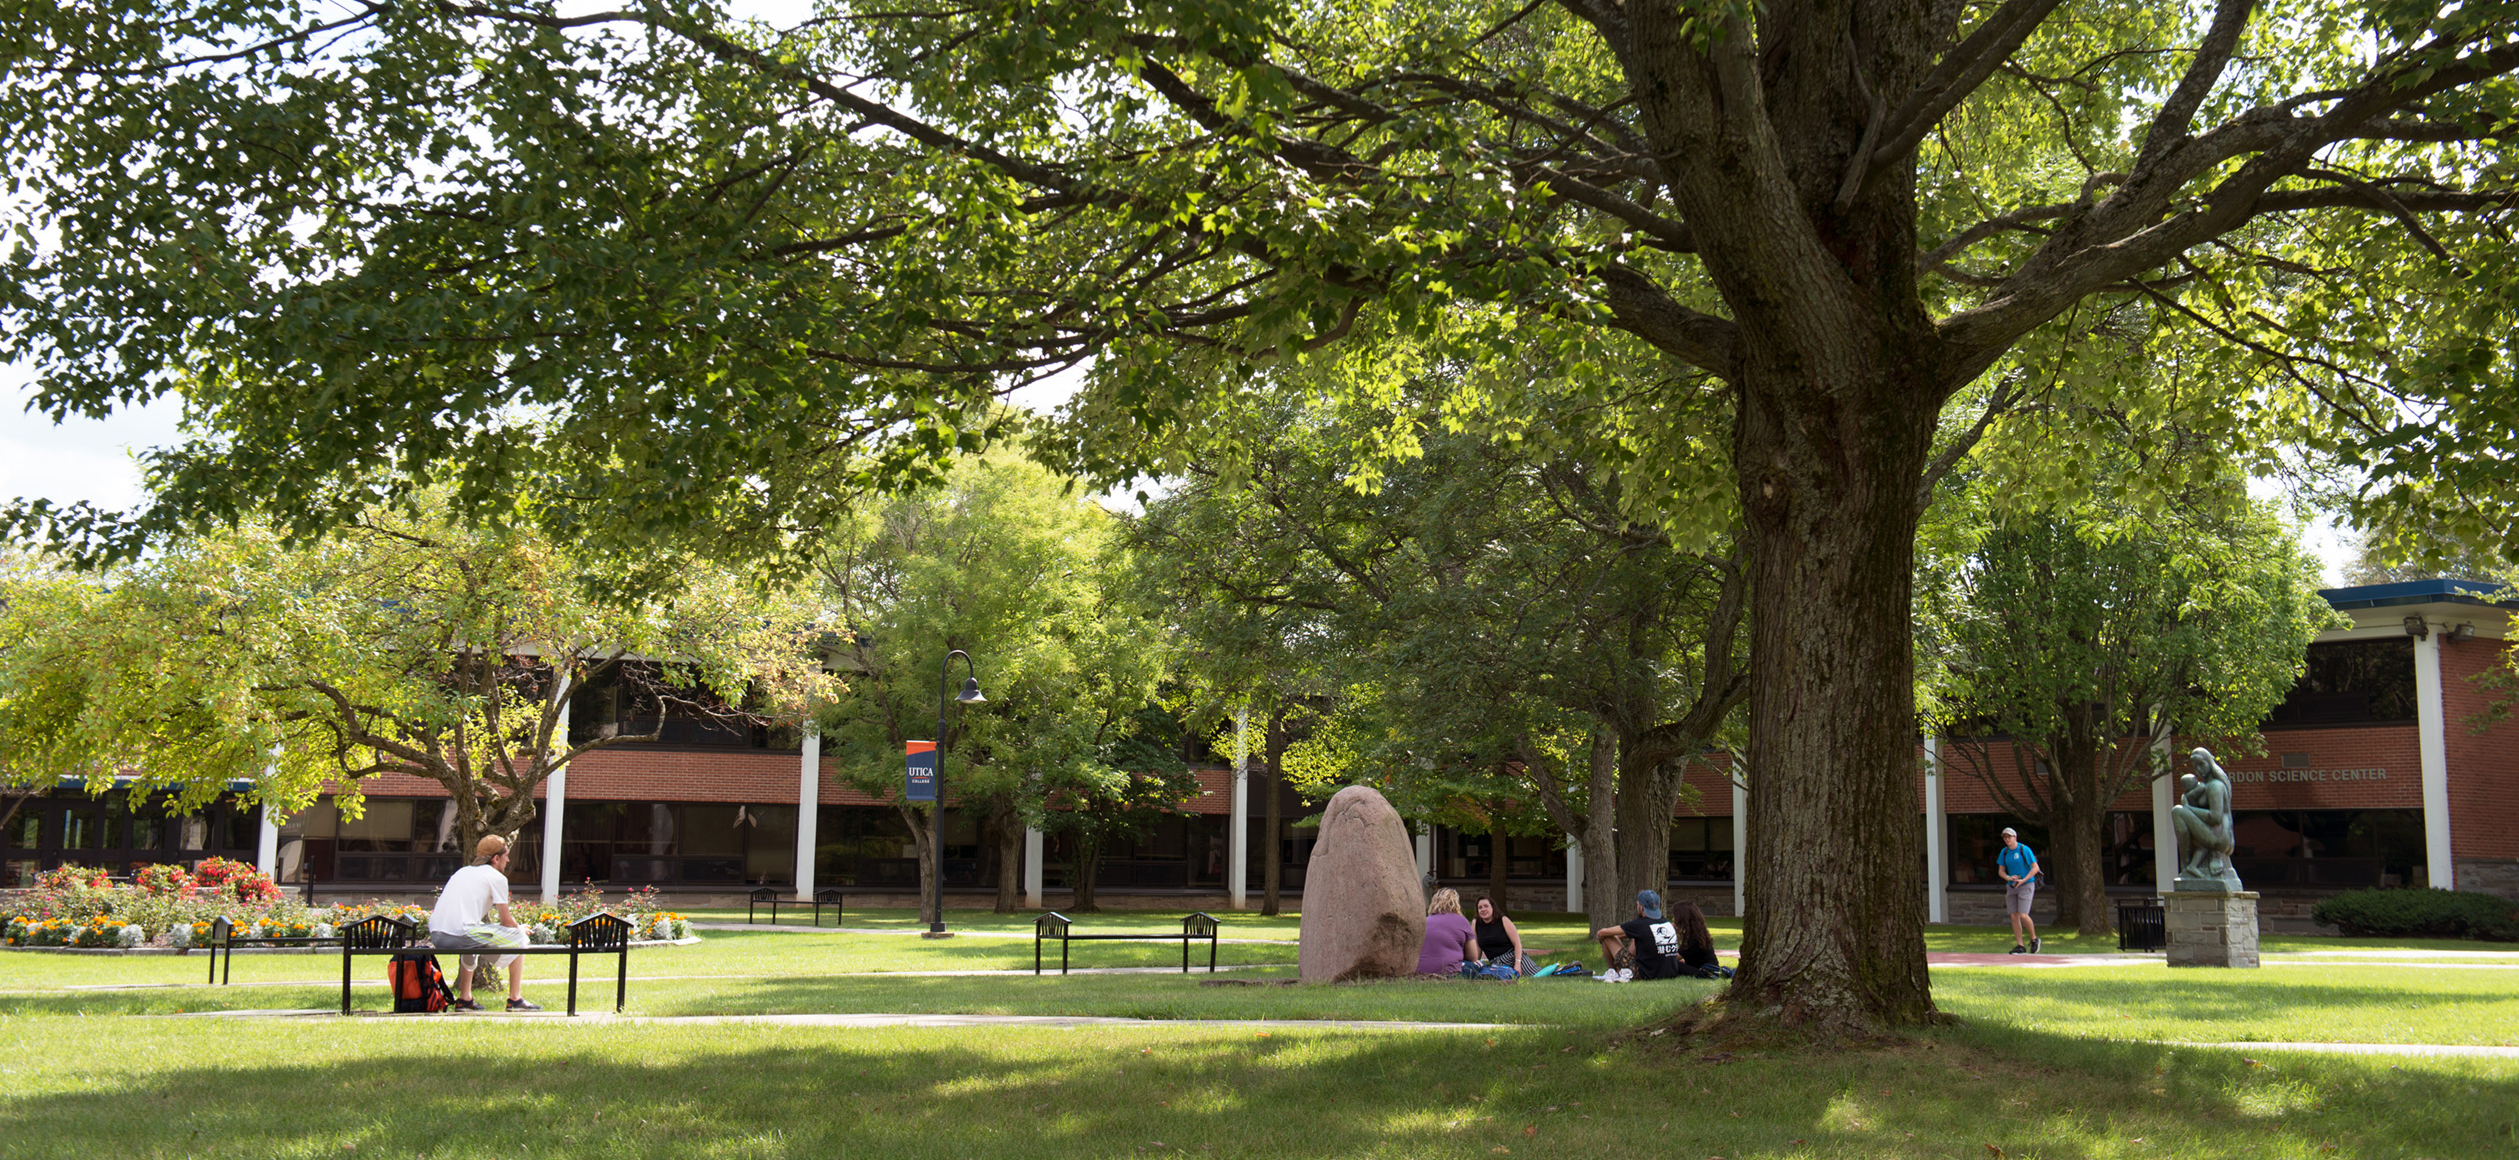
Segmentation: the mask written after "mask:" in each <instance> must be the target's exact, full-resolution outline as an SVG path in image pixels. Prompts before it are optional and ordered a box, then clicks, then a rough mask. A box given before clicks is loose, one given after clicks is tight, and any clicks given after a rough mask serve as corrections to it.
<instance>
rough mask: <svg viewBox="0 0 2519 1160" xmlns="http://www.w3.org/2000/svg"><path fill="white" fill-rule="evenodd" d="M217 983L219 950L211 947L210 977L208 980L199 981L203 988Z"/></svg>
mask: <svg viewBox="0 0 2519 1160" xmlns="http://www.w3.org/2000/svg"><path fill="white" fill-rule="evenodd" d="M218 981H219V948H217V947H211V948H210V977H209V978H206V979H203V980H201V983H202V985H203V986H205V987H206V986H208V985H210V984H212V983H216V982H218Z"/></svg>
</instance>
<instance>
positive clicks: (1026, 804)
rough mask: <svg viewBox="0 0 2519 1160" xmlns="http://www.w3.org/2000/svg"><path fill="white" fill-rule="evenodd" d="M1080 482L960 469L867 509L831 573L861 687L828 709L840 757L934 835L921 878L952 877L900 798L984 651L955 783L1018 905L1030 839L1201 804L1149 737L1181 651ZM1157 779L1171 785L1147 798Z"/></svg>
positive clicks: (954, 749)
mask: <svg viewBox="0 0 2519 1160" xmlns="http://www.w3.org/2000/svg"><path fill="white" fill-rule="evenodd" d="M1066 482H1067V481H1065V480H1061V479H1059V478H1057V477H1055V476H1052V475H1051V474H1050V473H1049V472H1047V471H1045V470H1043V469H1042V468H1041V467H1039V466H1038V465H1036V464H1033V463H1030V462H1028V461H1026V460H1023V459H1021V458H1011V457H1005V456H999V457H995V458H984V457H980V456H967V457H963V458H959V459H956V460H953V461H951V462H949V463H948V464H946V465H945V467H944V468H943V470H942V478H941V481H940V482H938V483H937V484H935V485H933V486H931V487H927V488H923V489H921V490H919V491H917V492H914V493H911V494H908V495H902V496H896V497H893V498H892V499H890V500H887V501H885V502H882V503H879V504H869V505H866V506H865V507H864V508H863V509H861V510H860V511H859V512H857V513H856V516H855V519H854V522H853V523H852V524H850V525H849V526H848V527H847V528H846V529H844V530H842V531H840V532H839V533H837V534H835V535H834V536H833V537H832V540H831V543H832V552H831V554H830V556H829V557H828V559H827V560H826V562H825V564H824V565H823V582H824V588H825V593H826V596H827V599H828V600H829V601H830V603H831V605H832V607H833V608H834V609H835V610H836V612H837V613H838V616H839V619H840V621H841V623H842V624H843V625H844V626H845V632H846V634H847V636H848V639H847V640H846V641H845V642H843V643H842V644H841V646H840V648H839V650H838V656H839V659H840V663H841V664H842V665H843V667H845V668H846V669H847V670H848V674H849V681H850V685H851V692H850V695H849V696H847V697H844V698H841V699H839V700H836V701H834V702H832V703H831V704H830V705H829V706H828V707H827V708H826V709H825V710H824V711H823V713H822V714H821V721H822V724H823V727H824V730H825V733H826V736H827V737H828V738H829V745H830V750H829V751H830V752H832V753H834V754H835V755H836V756H837V757H838V758H839V759H840V769H841V771H842V776H844V777H846V778H847V779H848V780H849V782H850V783H852V784H854V785H855V786H857V787H858V788H859V789H861V790H863V791H865V792H866V793H869V794H871V795H874V796H875V797H878V798H881V799H884V800H889V801H893V802H895V804H896V805H897V806H898V807H899V809H900V810H901V813H902V817H903V820H904V821H905V822H907V823H908V824H909V826H910V829H911V831H912V832H913V833H916V834H918V835H919V836H920V837H919V843H918V845H919V850H920V873H921V878H922V881H924V880H925V879H926V876H927V875H930V874H933V873H934V872H935V869H936V866H935V862H934V856H933V854H934V852H933V851H932V850H931V849H930V848H929V846H928V844H927V842H926V839H925V835H926V832H927V824H928V817H927V812H928V807H926V806H924V805H913V804H911V803H909V802H907V801H904V800H901V799H902V793H903V785H902V765H903V743H904V742H907V741H910V740H912V739H918V740H929V739H935V732H936V725H937V720H936V713H937V709H938V708H939V704H940V701H941V694H943V693H945V692H947V691H948V689H947V688H944V687H940V681H942V680H943V679H944V677H945V673H944V671H943V670H944V668H945V665H944V662H945V659H946V654H947V653H948V652H949V651H951V650H953V649H962V650H964V651H965V652H967V653H968V654H969V655H970V657H971V664H972V671H974V672H975V673H976V674H977V676H978V679H979V681H980V686H981V689H982V691H983V692H984V693H985V694H986V696H987V698H988V700H987V701H986V702H985V703H983V704H978V705H971V706H965V707H957V708H955V709H953V710H952V711H951V715H950V716H949V717H948V718H947V721H946V726H947V729H948V733H947V734H946V736H945V737H944V738H942V739H941V740H942V741H943V743H944V750H945V752H944V764H943V768H942V769H941V771H940V772H941V773H942V775H943V777H944V779H945V791H946V794H947V797H948V799H949V800H952V801H958V802H960V803H962V804H963V806H964V808H965V809H966V810H968V811H970V812H971V813H972V814H973V815H974V816H975V817H977V818H985V819H986V820H987V821H988V822H989V823H990V824H991V825H993V826H994V827H995V829H996V836H997V841H998V843H999V849H1000V853H1001V855H1002V856H1001V857H1000V859H999V871H1000V875H1001V878H1000V881H999V892H998V897H999V902H1000V905H1001V906H1002V907H1005V908H1008V909H1011V908H1012V906H1013V904H1014V903H1013V898H1014V885H1015V874H1016V870H1017V867H1018V866H1019V865H1020V862H1021V853H1022V841H1023V832H1024V829H1025V827H1027V826H1047V825H1053V824H1055V825H1056V826H1058V827H1061V828H1068V829H1077V828H1078V827H1082V828H1083V830H1085V831H1090V832H1089V833H1088V835H1087V836H1088V837H1091V836H1096V835H1098V833H1099V830H1097V829H1095V828H1094V825H1093V824H1094V823H1096V822H1102V821H1111V820H1114V819H1113V815H1124V814H1129V813H1133V812H1140V811H1142V810H1143V809H1145V808H1151V807H1150V806H1149V805H1148V803H1149V801H1150V800H1160V804H1161V805H1164V806H1172V807H1177V806H1178V805H1179V803H1180V801H1181V799H1182V797H1184V796H1186V794H1187V792H1188V790H1187V788H1186V787H1185V786H1184V785H1183V783H1182V779H1181V777H1180V776H1178V775H1180V774H1182V773H1183V772H1184V771H1185V767H1184V766H1183V765H1182V763H1181V762H1180V760H1179V758H1178V757H1177V756H1173V757H1171V758H1170V759H1169V760H1165V759H1164V755H1165V749H1164V747H1163V745H1162V744H1161V743H1160V742H1158V743H1156V744H1154V745H1152V746H1151V747H1150V746H1148V745H1146V744H1145V739H1144V737H1143V734H1144V732H1145V728H1146V725H1147V722H1146V721H1145V720H1144V718H1143V716H1142V714H1143V713H1144V712H1145V711H1146V710H1148V709H1149V708H1150V707H1151V706H1152V704H1153V702H1154V700H1155V698H1156V693H1157V690H1158V687H1159V686H1160V685H1161V683H1162V682H1163V680H1164V679H1165V678H1166V677H1167V676H1168V675H1169V672H1170V669H1171V666H1172V663H1173V660H1174V656H1175V649H1174V646H1173V645H1172V642H1171V638H1170V637H1169V635H1168V634H1167V633H1165V632H1164V631H1163V630H1162V628H1161V626H1160V625H1159V623H1157V622H1155V621H1153V620H1151V619H1150V618H1148V617H1147V616H1146V615H1145V614H1144V613H1143V612H1142V611H1141V610H1140V609H1139V607H1138V606H1137V605H1136V604H1134V603H1133V602H1131V601H1130V600H1128V599H1127V598H1126V594H1125V585H1123V584H1122V583H1121V577H1122V576H1123V575H1124V574H1125V573H1126V572H1127V571H1128V569H1129V559H1128V555H1127V552H1126V550H1125V549H1124V547H1123V546H1122V545H1121V544H1120V543H1119V541H1118V535H1117V533H1118V528H1117V525H1116V522H1115V521H1114V520H1113V519H1112V517H1111V515H1110V513H1108V512H1106V511H1104V510H1103V509H1102V508H1101V507H1100V506H1099V505H1098V504H1096V503H1094V502H1092V501H1091V500H1089V499H1087V498H1086V497H1084V496H1082V495H1078V494H1076V493H1074V492H1073V491H1072V489H1070V488H1069V487H1067V486H1066ZM961 671H962V670H960V669H959V668H958V667H957V668H954V669H953V670H952V672H953V675H954V677H955V678H958V677H959V676H960V674H961ZM959 687H960V686H959V684H951V685H950V688H959ZM1149 758H1151V759H1152V760H1149ZM1150 775H1151V776H1153V777H1154V779H1155V780H1156V781H1158V782H1159V783H1160V784H1159V785H1157V786H1154V787H1151V788H1149V787H1145V786H1142V785H1141V784H1140V782H1141V781H1142V780H1144V779H1145V778H1147V777H1148V776H1150ZM1164 775H1171V776H1164ZM1166 795H1169V796H1168V798H1167V797H1166ZM1052 805H1056V806H1058V807H1060V808H1059V809H1057V810H1056V811H1053V810H1052V809H1051V808H1050V807H1051V806H1052Z"/></svg>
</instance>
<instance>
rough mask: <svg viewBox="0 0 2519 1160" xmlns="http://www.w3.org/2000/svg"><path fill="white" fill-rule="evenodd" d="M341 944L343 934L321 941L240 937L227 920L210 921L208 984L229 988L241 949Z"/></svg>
mask: <svg viewBox="0 0 2519 1160" xmlns="http://www.w3.org/2000/svg"><path fill="white" fill-rule="evenodd" d="M340 941H341V937H340V936H339V935H334V936H332V937H330V938H317V937H315V936H313V935H303V934H300V935H287V934H283V935H255V936H250V937H239V936H238V935H237V933H236V927H235V924H233V923H230V922H229V921H228V920H227V919H225V918H215V919H212V920H210V941H208V942H205V943H203V944H201V945H202V948H203V949H204V950H207V951H209V952H210V977H209V978H208V979H206V980H203V981H204V982H208V983H216V984H218V985H219V986H222V987H224V986H226V985H227V984H228V982H229V980H230V971H231V970H232V969H233V968H234V967H235V966H236V948H238V947H326V946H332V945H334V944H336V943H339V942H340Z"/></svg>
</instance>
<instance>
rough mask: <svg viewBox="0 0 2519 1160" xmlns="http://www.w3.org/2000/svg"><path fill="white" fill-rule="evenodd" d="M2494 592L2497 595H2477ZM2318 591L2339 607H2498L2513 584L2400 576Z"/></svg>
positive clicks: (2508, 595)
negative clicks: (2385, 581)
mask: <svg viewBox="0 0 2519 1160" xmlns="http://www.w3.org/2000/svg"><path fill="white" fill-rule="evenodd" d="M2478 592H2485V593H2491V594H2493V597H2496V598H2498V599H2494V598H2487V597H2480V596H2476V595H2474V594H2475V593H2478ZM2318 595H2320V596H2323V597H2326V599H2327V603H2328V604H2330V605H2333V606H2334V607H2335V608H2336V609H2337V610H2338V611H2342V610H2345V609H2352V608H2388V607H2392V606H2395V605H2400V604H2473V605H2477V606H2479V607H2485V608H2490V607H2495V606H2496V605H2497V604H2499V603H2503V602H2506V601H2508V600H2510V598H2512V597H2513V596H2514V595H2519V593H2514V592H2513V591H2512V589H2511V587H2510V585H2508V584H2505V583H2503V582H2501V581H2499V580H2452V579H2446V578H2443V579H2439V580H2400V581H2398V582H2396V583H2394V584H2360V585H2355V586H2353V587H2350V588H2321V589H2319V590H2318Z"/></svg>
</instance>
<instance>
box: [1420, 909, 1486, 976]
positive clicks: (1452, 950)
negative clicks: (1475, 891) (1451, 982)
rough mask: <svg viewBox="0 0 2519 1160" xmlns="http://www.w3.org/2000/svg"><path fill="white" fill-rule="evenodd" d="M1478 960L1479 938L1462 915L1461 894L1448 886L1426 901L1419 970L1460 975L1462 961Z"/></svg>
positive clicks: (1424, 973)
mask: <svg viewBox="0 0 2519 1160" xmlns="http://www.w3.org/2000/svg"><path fill="white" fill-rule="evenodd" d="M1477 960H1478V939H1477V938H1476V936H1475V935H1473V934H1472V933H1471V931H1470V925H1469V920H1468V919H1466V918H1463V917H1461V895H1460V892H1459V891H1456V890H1454V889H1452V888H1451V887H1449V886H1446V887H1444V888H1443V889H1441V890H1437V891H1435V892H1434V897H1433V898H1431V899H1428V900H1427V902H1426V941H1425V942H1424V943H1421V944H1419V946H1418V949H1417V973H1418V974H1420V975H1442V976H1444V977H1447V978H1458V977H1459V976H1460V974H1461V964H1463V963H1471V962H1476V961H1477Z"/></svg>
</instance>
